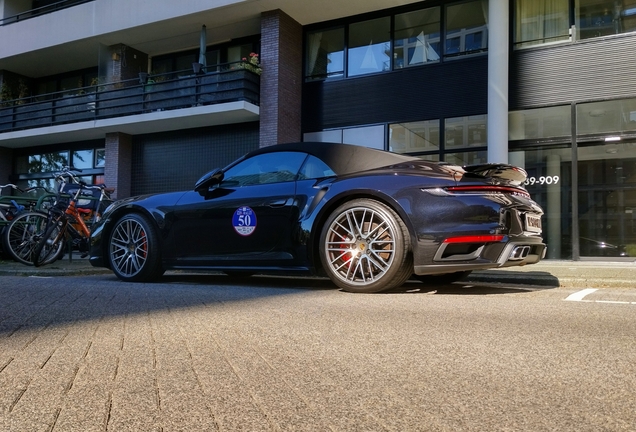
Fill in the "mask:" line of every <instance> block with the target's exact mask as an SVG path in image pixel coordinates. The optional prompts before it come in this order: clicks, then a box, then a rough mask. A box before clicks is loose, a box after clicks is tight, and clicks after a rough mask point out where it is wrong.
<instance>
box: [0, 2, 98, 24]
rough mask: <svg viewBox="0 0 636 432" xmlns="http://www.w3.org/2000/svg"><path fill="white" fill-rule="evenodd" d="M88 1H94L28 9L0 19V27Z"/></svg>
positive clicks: (60, 3) (52, 4) (59, 3)
mask: <svg viewBox="0 0 636 432" xmlns="http://www.w3.org/2000/svg"><path fill="white" fill-rule="evenodd" d="M89 1H94V0H62V1H59V2H55V3H51V4H47V5H46V6H42V7H39V8H35V9H29V10H27V11H24V12H21V13H19V14H16V15H13V16H10V17H6V18H2V19H0V26H3V25H7V24H11V23H15V22H18V21H24V20H26V19H29V18H35V17H38V16H41V15H45V14H48V13H51V12H55V11H58V10H62V9H66V8H69V7H71V6H75V5H78V4H81V3H87V2H89Z"/></svg>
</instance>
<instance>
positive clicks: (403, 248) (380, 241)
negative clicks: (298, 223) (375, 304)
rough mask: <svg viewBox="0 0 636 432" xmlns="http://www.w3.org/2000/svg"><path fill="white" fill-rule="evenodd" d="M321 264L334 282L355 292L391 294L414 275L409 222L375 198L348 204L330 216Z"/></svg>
mask: <svg viewBox="0 0 636 432" xmlns="http://www.w3.org/2000/svg"><path fill="white" fill-rule="evenodd" d="M320 259H321V261H322V265H323V268H324V269H325V271H326V272H327V274H328V276H329V278H330V279H331V280H332V281H333V282H334V283H335V284H336V285H338V286H339V287H340V288H342V289H344V290H345V291H350V292H357V293H375V292H380V291H386V290H389V289H392V288H395V287H398V286H401V285H402V284H404V282H406V280H407V279H408V278H409V277H410V276H411V274H412V273H413V258H412V255H411V251H410V237H409V233H408V230H407V229H406V226H405V225H404V222H403V221H402V219H400V217H399V216H398V215H397V213H395V212H394V211H393V210H392V209H391V208H389V207H388V206H386V205H384V204H382V203H380V202H378V201H375V200H371V199H356V200H353V201H350V202H347V203H345V204H343V205H341V206H340V207H338V208H337V209H336V210H335V211H334V212H333V213H332V214H331V215H330V216H329V218H328V219H327V221H326V223H325V225H324V228H323V230H322V233H321V236H320Z"/></svg>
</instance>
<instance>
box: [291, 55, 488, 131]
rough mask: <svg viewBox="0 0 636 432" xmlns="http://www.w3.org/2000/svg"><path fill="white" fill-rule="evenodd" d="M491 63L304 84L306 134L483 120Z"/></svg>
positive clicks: (471, 61) (482, 59)
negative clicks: (409, 123) (446, 119)
mask: <svg viewBox="0 0 636 432" xmlns="http://www.w3.org/2000/svg"><path fill="white" fill-rule="evenodd" d="M487 74H488V59H487V57H486V56H478V57H472V58H467V59H458V60H454V61H446V62H444V63H440V64H435V65H427V66H422V67H414V68H407V69H402V70H398V71H394V72H390V73H380V74H376V75H371V76H366V77H357V78H350V79H344V80H337V81H320V82H310V83H305V85H304V90H303V132H315V131H319V130H323V129H329V128H335V127H347V126H354V125H363V124H375V123H388V122H405V121H417V120H427V119H434V118H440V117H459V116H465V115H475V114H485V113H486V110H487V81H488V80H487V77H488V75H487Z"/></svg>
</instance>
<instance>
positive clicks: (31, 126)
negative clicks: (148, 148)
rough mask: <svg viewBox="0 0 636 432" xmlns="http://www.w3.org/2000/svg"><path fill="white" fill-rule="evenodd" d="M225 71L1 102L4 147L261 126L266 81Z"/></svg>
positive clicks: (142, 78)
mask: <svg viewBox="0 0 636 432" xmlns="http://www.w3.org/2000/svg"><path fill="white" fill-rule="evenodd" d="M219 69H220V70H219V71H215V72H212V73H210V72H208V73H202V74H193V73H192V71H189V72H184V71H182V72H181V73H179V72H176V73H171V74H164V75H153V76H147V75H143V74H140V77H139V78H135V79H133V80H127V81H121V82H117V83H109V84H97V85H93V86H89V87H83V88H78V89H74V90H70V91H69V90H66V91H64V92H57V93H49V94H45V95H38V96H35V97H31V98H23V99H17V100H11V101H0V146H6V147H19V146H23V145H34V144H51V143H54V142H64V141H77V140H79V139H95V138H103V136H104V133H105V132H109V131H119V132H125V133H130V134H133V135H134V134H140V133H152V132H160V131H165V130H171V129H183V128H188V127H200V126H204V125H213V124H226V123H238V122H242V121H255V120H258V116H259V113H258V105H259V99H260V95H259V93H260V76H259V75H258V74H256V73H255V72H253V71H251V70H248V69H242V68H241V64H240V63H239V64H233V65H225V66H223V67H219ZM187 73H189V74H187Z"/></svg>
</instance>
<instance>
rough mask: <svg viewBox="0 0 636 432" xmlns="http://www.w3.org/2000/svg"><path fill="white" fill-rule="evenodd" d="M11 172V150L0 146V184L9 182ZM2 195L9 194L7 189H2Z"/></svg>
mask: <svg viewBox="0 0 636 432" xmlns="http://www.w3.org/2000/svg"><path fill="white" fill-rule="evenodd" d="M12 174H13V150H11V149H9V148H6V147H0V185H3V184H7V183H10V181H9V178H10V177H11V175H12ZM3 192H4V194H3V195H10V194H11V193H10V192H9V189H7V190H5V191H3Z"/></svg>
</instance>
